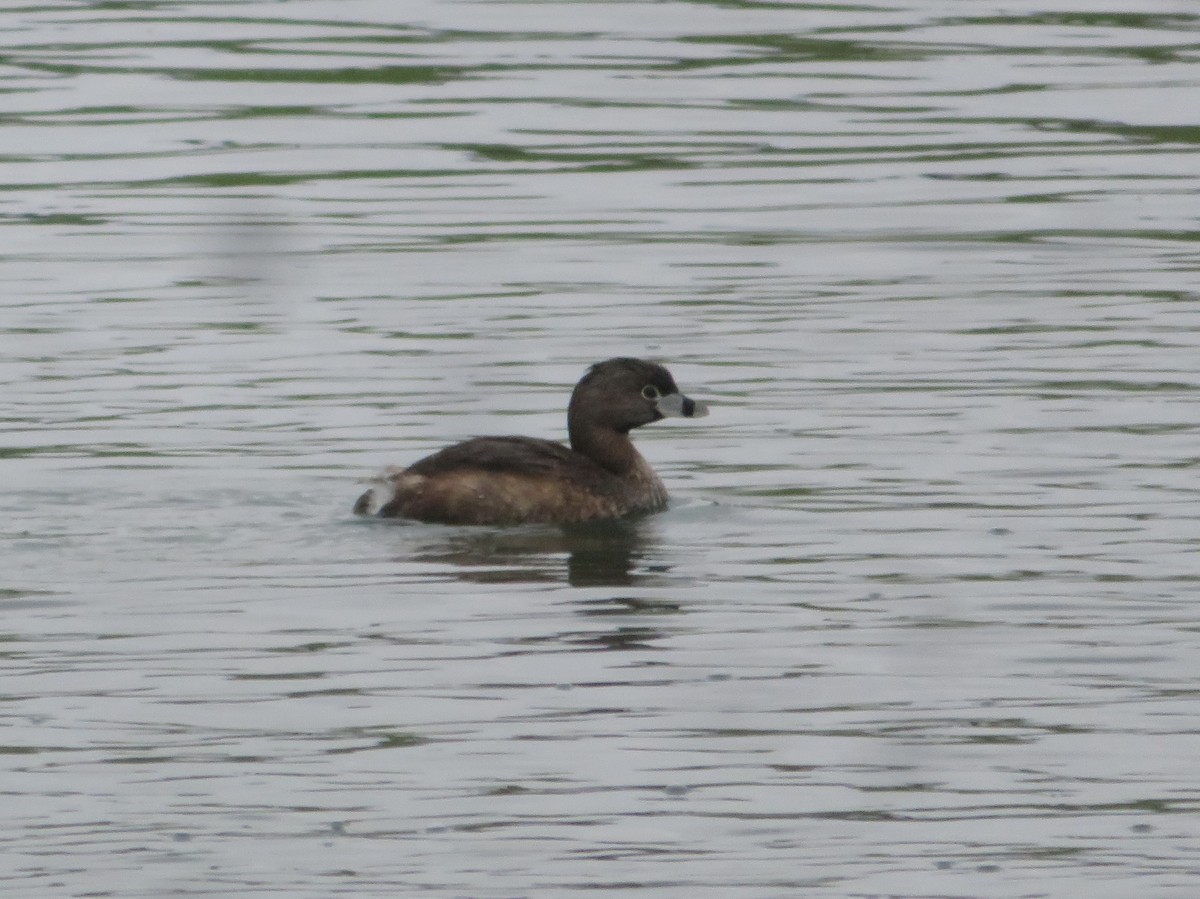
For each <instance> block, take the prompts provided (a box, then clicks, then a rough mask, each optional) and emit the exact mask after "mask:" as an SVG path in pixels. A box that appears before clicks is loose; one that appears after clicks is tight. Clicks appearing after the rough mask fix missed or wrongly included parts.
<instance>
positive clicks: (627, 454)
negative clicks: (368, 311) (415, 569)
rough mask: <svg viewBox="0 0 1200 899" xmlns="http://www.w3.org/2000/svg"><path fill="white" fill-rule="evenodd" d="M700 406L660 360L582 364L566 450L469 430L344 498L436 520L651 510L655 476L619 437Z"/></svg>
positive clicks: (363, 510) (660, 501)
mask: <svg viewBox="0 0 1200 899" xmlns="http://www.w3.org/2000/svg"><path fill="white" fill-rule="evenodd" d="M707 414H708V410H707V408H706V407H705V406H704V405H703V404H701V403H695V402H693V401H692V400H690V399H688V398H687V397H685V396H683V394H681V393H680V392H679V388H678V387H676V386H675V380H674V379H673V378H672V377H671V373H670V372H668V371H667V370H666V369H665V368H663V367H662V366H661V365H656V364H655V363H653V362H644V361H642V360H640V359H628V358H620V359H609V360H608V361H606V362H598V363H597V364H595V365H593V366H592V367H591V368H590V369H588V372H587V374H585V375H584V376H583V378H582V380H580V382H579V383H578V384H577V385H576V386H575V390H574V392H573V393H572V394H571V402H570V405H569V406H568V407H567V432H568V434H569V435H570V440H571V445H570V447H569V448H568V447H566V446H563V445H562V444H561V443H555V442H554V441H551V440H539V439H537V438H533V437H476V438H474V439H472V440H466V441H464V442H462V443H457V444H455V445H454V446H450V447H447V448H446V449H443V450H440V451H439V452H436V453H434V454H433V455H431V456H426V457H425V458H424V459H421V460H420V461H418V462H415V463H413V464H412V465H410V466H409V467H408V468H404V469H398V468H389V469H387V470H386V471H385V472H384V473H383V474H382V475H381V476H380V478H379V479H378V480H377V481H376V482H375V483H374V485H373V486H372V487H371V489H369V490H368V491H367V492H366V493H364V494H363V495H362V496H361V497H359V499H358V502H356V503H355V504H354V511H355V512H356V513H357V514H360V515H378V516H380V517H383V518H396V517H399V518H414V519H417V520H419V521H430V522H441V523H445V524H517V523H521V522H534V521H540V522H560V523H567V522H576V521H594V520H598V519H605V518H622V517H624V516H626V515H634V514H639V513H645V512H656V511H658V510H660V509H662V508H664V507H665V506H666V504H667V491H666V488H665V487H663V484H662V481H660V480H659V478H658V475H656V474H655V473H654V470H653V469H652V468H651V467H650V465H649V464H648V463H647V462H646V460H645V459H644V458H642V455H641V453H639V452H638V451H637V450H636V449H635V448H634V446H633V442H632V441H631V440H630V439H629V432H630V430H632V429H633V428H636V427H640V426H641V425H645V424H649V423H650V422H654V421H658V420H660V419H662V418H664V417H666V416H670V415H680V416H684V417H686V418H698V417H700V416H703V415H707Z"/></svg>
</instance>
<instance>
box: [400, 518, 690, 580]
mask: <svg viewBox="0 0 1200 899" xmlns="http://www.w3.org/2000/svg"><path fill="white" fill-rule="evenodd" d="M404 530H405V531H406V536H407V535H408V534H411V533H412V530H410V528H409V527H405V528H404ZM413 530H415V529H413ZM422 530H424V528H422ZM436 531H437V536H436V537H434V536H433V534H432V530H431V531H426V532H425V533H423V534H421V539H420V542H419V544H418V545H417V546H416V547H414V548H413V549H412V550H410V551H409V552H407V553H406V558H407V559H408V560H417V561H420V562H425V563H435V564H449V565H451V566H453V568H454V573H455V576H457V577H458V578H459V579H461V580H463V581H468V582H471V583H480V584H501V583H503V584H519V583H539V584H546V583H551V584H554V583H558V584H560V583H563V581H564V580H565V581H566V583H568V584H570V585H571V586H573V587H612V586H632V585H635V584H645V583H649V582H652V581H654V580H655V579H656V578H658V577H661V576H662V575H663V574H664V573H665V572H666V570H667V569H666V568H665V567H664V566H661V565H656V566H653V567H651V566H647V565H645V564H643V563H642V560H643V559H644V558H645V557H646V556H647V555H648V554H649V551H650V550H651V548H652V547H653V546H654V544H655V542H656V541H655V539H654V536H655V535H654V526H653V524H652V522H651V521H650V520H648V519H644V518H642V519H620V520H617V521H594V522H585V523H581V524H571V525H560V526H555V525H527V526H522V527H509V528H483V529H481V528H469V529H467V528H464V529H461V530H460V529H453V530H449V529H446V528H442V527H438V528H436ZM564 567H565V571H564Z"/></svg>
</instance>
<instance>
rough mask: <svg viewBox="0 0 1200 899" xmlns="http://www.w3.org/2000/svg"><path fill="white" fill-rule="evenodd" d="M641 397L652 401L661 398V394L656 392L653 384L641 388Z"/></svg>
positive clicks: (656, 389)
mask: <svg viewBox="0 0 1200 899" xmlns="http://www.w3.org/2000/svg"><path fill="white" fill-rule="evenodd" d="M642 396H644V397H645V398H646V399H648V400H650V401H654V400H656V399H658V398H659V397H660V396H662V394H661V393H659V392H658V388H657V387H655V386H654V385H653V384H647V385H646V386H645V387H643V388H642Z"/></svg>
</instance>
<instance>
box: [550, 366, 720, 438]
mask: <svg viewBox="0 0 1200 899" xmlns="http://www.w3.org/2000/svg"><path fill="white" fill-rule="evenodd" d="M707 414H708V407H707V406H705V405H704V404H703V403H697V402H695V401H693V400H690V399H688V398H687V397H686V396H684V395H683V394H682V393H680V392H679V388H678V387H676V386H675V379H674V378H672V377H671V373H670V372H669V371H667V370H666V369H665V368H663V367H662V366H661V365H657V364H655V363H653V362H645V361H643V360H641V359H629V358H619V359H609V360H608V361H606V362H597V363H596V364H595V365H593V366H592V367H591V368H590V369H588V372H587V374H585V375H584V376H583V379H582V380H581V381H580V382H579V383H578V384H577V385H575V391H574V393H572V394H571V404H570V405H569V406H568V407H567V427H568V429H569V430H570V433H571V443H572V445H575V442H576V438H577V437H581V436H583V431H584V430H592V429H596V428H600V429H603V430H606V431H615V432H616V433H618V434H628V433H629V431H630V430H632V429H633V428H637V427H641V426H642V425H648V424H650V422H652V421H659V420H660V419H663V418H666V417H667V416H682V417H684V418H701V417H703V416H705V415H707Z"/></svg>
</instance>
